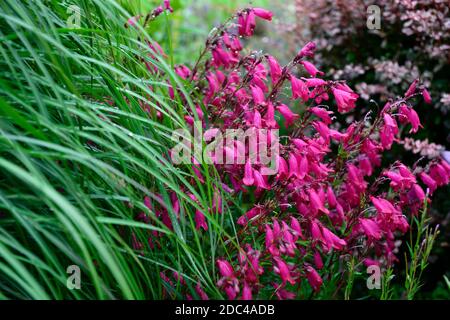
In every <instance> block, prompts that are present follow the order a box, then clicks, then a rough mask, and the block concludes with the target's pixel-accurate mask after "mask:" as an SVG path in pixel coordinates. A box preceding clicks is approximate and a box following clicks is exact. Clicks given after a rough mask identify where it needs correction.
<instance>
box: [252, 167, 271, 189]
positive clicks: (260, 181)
mask: <svg viewBox="0 0 450 320" xmlns="http://www.w3.org/2000/svg"><path fill="white" fill-rule="evenodd" d="M253 178H254V179H255V186H256V187H257V188H258V189H266V190H269V189H270V186H269V185H268V184H267V182H266V180H265V179H264V177H263V176H262V174H261V172H259V171H258V170H255V169H253Z"/></svg>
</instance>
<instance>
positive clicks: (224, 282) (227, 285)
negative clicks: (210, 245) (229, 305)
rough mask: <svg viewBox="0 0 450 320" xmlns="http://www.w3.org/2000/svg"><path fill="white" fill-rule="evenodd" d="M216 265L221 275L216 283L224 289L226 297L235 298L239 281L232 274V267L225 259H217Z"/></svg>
mask: <svg viewBox="0 0 450 320" xmlns="http://www.w3.org/2000/svg"><path fill="white" fill-rule="evenodd" d="M217 266H218V268H219V272H220V274H221V275H222V278H220V280H219V281H218V282H217V285H218V286H219V287H221V288H223V289H224V291H225V293H226V294H227V296H228V299H230V300H233V299H235V298H236V296H237V294H238V292H239V281H238V279H237V278H236V276H235V274H234V270H233V267H232V266H231V265H230V263H229V262H228V261H225V260H217Z"/></svg>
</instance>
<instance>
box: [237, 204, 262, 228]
mask: <svg viewBox="0 0 450 320" xmlns="http://www.w3.org/2000/svg"><path fill="white" fill-rule="evenodd" d="M262 213H264V210H263V209H262V208H261V207H258V206H256V207H253V208H252V209H250V210H249V211H247V212H246V213H245V214H244V215H242V216H240V217H239V219H238V220H237V223H238V224H239V225H241V226H245V225H246V224H247V223H248V222H249V221H250V220H251V219H253V218H254V217H256V216H258V215H260V214H262Z"/></svg>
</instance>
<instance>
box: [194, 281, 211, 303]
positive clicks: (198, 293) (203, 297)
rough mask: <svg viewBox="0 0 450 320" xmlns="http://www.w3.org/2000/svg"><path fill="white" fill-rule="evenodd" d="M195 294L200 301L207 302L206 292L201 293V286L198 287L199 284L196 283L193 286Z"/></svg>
mask: <svg viewBox="0 0 450 320" xmlns="http://www.w3.org/2000/svg"><path fill="white" fill-rule="evenodd" d="M195 292H196V293H197V295H198V296H199V297H200V299H202V300H209V297H208V295H207V294H206V292H205V291H203V289H202V286H201V285H200V282H197V284H196V285H195Z"/></svg>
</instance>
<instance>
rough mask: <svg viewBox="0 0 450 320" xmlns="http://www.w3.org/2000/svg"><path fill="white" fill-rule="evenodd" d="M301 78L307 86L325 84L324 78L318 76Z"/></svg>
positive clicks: (312, 86) (314, 86)
mask: <svg viewBox="0 0 450 320" xmlns="http://www.w3.org/2000/svg"><path fill="white" fill-rule="evenodd" d="M302 80H304V81H305V82H306V86H307V87H308V88H316V87H321V86H324V85H326V84H327V82H326V81H325V80H323V79H319V78H302Z"/></svg>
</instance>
